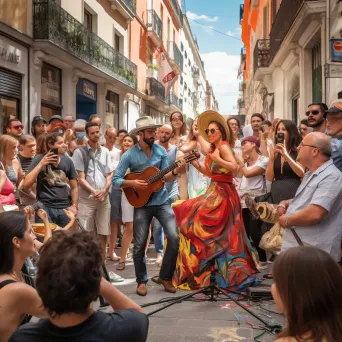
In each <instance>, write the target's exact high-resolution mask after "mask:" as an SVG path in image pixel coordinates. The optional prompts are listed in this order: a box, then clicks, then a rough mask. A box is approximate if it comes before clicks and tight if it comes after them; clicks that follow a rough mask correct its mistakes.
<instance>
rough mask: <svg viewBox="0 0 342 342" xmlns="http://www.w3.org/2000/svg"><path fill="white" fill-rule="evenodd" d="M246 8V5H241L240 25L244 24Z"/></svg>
mask: <svg viewBox="0 0 342 342" xmlns="http://www.w3.org/2000/svg"><path fill="white" fill-rule="evenodd" d="M244 8H245V5H244V4H240V25H241V24H242V20H243V11H244Z"/></svg>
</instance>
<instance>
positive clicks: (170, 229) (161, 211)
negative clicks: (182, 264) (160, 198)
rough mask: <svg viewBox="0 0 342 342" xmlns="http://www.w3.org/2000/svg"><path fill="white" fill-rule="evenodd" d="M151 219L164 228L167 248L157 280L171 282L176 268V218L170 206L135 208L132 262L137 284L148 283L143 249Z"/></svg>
mask: <svg viewBox="0 0 342 342" xmlns="http://www.w3.org/2000/svg"><path fill="white" fill-rule="evenodd" d="M153 217H155V218H156V219H157V220H158V221H159V222H160V223H161V225H162V226H163V227H164V231H165V235H166V237H167V247H166V251H165V255H164V258H163V263H162V266H161V269H160V273H159V278H160V279H162V280H171V279H172V276H173V273H174V271H175V268H176V261H177V256H178V249H179V235H178V229H177V223H176V218H175V215H174V213H173V210H172V208H171V206H170V205H169V204H163V205H151V206H145V207H142V208H135V209H134V219H133V244H134V247H133V261H134V268H135V276H136V281H137V283H138V284H141V283H147V281H148V277H147V268H146V257H145V247H146V243H147V238H148V233H149V229H150V224H151V221H152V219H153Z"/></svg>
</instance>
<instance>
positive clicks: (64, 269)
mask: <svg viewBox="0 0 342 342" xmlns="http://www.w3.org/2000/svg"><path fill="white" fill-rule="evenodd" d="M306 117H307V119H305V120H302V121H301V122H300V125H299V127H297V125H296V124H295V123H294V122H293V121H291V120H280V119H274V120H273V121H272V122H271V121H269V120H268V119H267V117H266V115H265V114H264V113H255V114H253V115H252V116H251V121H250V122H251V123H250V124H249V125H245V126H244V127H243V125H242V124H241V123H240V122H239V120H238V119H237V118H236V117H230V118H228V119H227V120H226V119H225V118H223V117H222V116H221V115H220V114H218V113H216V112H213V111H207V112H204V113H202V114H201V115H200V116H199V117H198V118H197V119H196V120H185V118H184V116H183V115H182V114H181V113H179V112H175V113H173V114H172V115H171V116H170V123H166V124H164V125H156V124H155V123H154V121H153V119H152V118H151V117H148V116H143V117H140V118H139V119H138V120H137V121H136V128H135V129H133V130H132V131H131V132H127V131H126V130H124V129H121V130H117V129H115V128H108V129H107V130H106V131H105V132H104V134H102V133H101V118H100V117H99V116H98V115H92V116H91V117H90V119H89V122H86V121H85V120H75V118H74V117H73V116H66V117H64V118H63V117H61V116H59V115H54V116H52V117H51V118H50V119H49V121H46V120H45V119H44V118H43V117H41V116H36V117H34V118H33V120H32V124H31V133H32V134H31V135H30V134H25V133H24V131H25V129H24V127H23V125H22V124H21V122H20V121H19V120H18V119H11V120H9V121H8V123H7V124H6V127H5V134H3V135H2V136H0V151H1V155H0V161H1V167H0V209H1V211H5V212H3V213H0V312H1V316H3V317H6V319H4V320H3V321H2V322H1V323H0V331H1V332H2V334H1V335H2V336H3V337H1V338H3V340H4V341H7V340H8V339H9V338H10V341H24V340H25V341H40V340H56V341H57V340H62V338H63V337H65V336H75V338H76V339H77V340H94V341H96V340H99V341H100V340H108V338H107V337H108V336H113V334H114V335H116V337H111V339H110V340H111V341H119V340H127V341H145V340H146V337H147V332H148V320H147V318H146V316H144V315H143V314H142V309H141V308H140V307H139V306H138V305H137V304H135V303H134V302H133V301H132V300H130V299H129V298H128V297H126V296H124V295H123V294H122V293H120V292H119V291H118V290H116V289H115V287H113V286H112V285H111V284H110V283H109V282H108V281H106V280H105V279H104V278H102V275H101V266H102V264H103V262H104V261H105V260H106V259H108V260H111V261H113V262H115V263H116V270H117V272H116V273H114V272H110V280H111V282H112V283H116V282H121V281H123V280H124V279H123V278H122V277H121V276H120V275H119V273H120V271H122V270H124V269H125V267H126V262H127V260H128V258H131V257H132V258H133V262H134V268H135V275H136V282H137V288H136V293H137V294H138V295H140V296H146V295H147V286H146V284H147V282H148V280H149V277H148V274H147V266H146V259H147V256H146V252H147V247H148V245H149V241H150V239H151V238H152V237H153V241H154V246H155V253H156V264H157V265H159V266H160V272H159V274H158V275H155V276H153V277H152V278H151V280H152V281H153V282H155V283H156V284H159V285H162V286H163V288H164V289H165V291H167V292H170V293H176V291H177V288H179V289H187V290H193V289H198V288H201V287H204V286H206V285H208V283H209V273H210V265H213V264H214V265H215V268H216V270H217V272H216V282H217V284H218V285H219V286H220V287H222V288H224V289H232V288H235V289H236V288H239V289H244V288H245V287H246V286H247V284H248V286H250V285H251V284H252V285H253V284H256V283H257V275H258V272H259V271H260V270H263V269H267V263H271V262H273V260H274V259H275V263H274V267H273V269H272V273H271V274H269V275H268V277H270V278H271V277H274V285H273V288H272V292H273V296H274V299H275V301H276V304H277V306H278V308H279V310H280V311H281V312H283V313H284V314H285V315H286V317H287V319H288V328H287V329H286V330H284V332H283V333H282V334H281V336H280V339H279V341H287V340H286V338H288V337H293V338H296V339H297V340H299V341H310V342H311V341H313V342H316V341H317V342H322V341H327V342H330V341H331V342H332V341H337V340H338V339H337V338H335V337H336V336H340V333H341V332H342V328H341V327H342V320H341V318H342V317H341V313H340V312H339V305H341V304H342V299H340V295H339V284H340V283H341V282H342V273H341V272H342V271H341V270H342V269H341V268H340V266H339V265H338V263H339V262H340V258H341V236H342V229H341V221H342V101H340V100H339V101H336V102H334V103H333V104H332V105H331V106H330V107H329V108H328V106H327V105H326V104H324V103H315V104H310V105H309V106H308V110H307V112H306ZM192 151H196V160H191V161H190V162H189V161H188V160H187V157H188V155H189V153H190V152H192ZM151 166H152V167H154V168H157V169H158V170H161V171H162V172H161V175H160V177H159V178H158V177H152V176H151V177H149V178H147V179H142V178H140V177H139V176H138V175H139V174H141V173H142V172H143V171H144V170H145V169H146V168H148V167H151ZM158 170H156V171H155V172H157V171H158ZM163 170H167V171H169V172H167V171H165V172H164V173H163ZM127 174H130V176H132V175H135V174H136V176H135V177H126V176H127ZM157 181H158V182H161V183H160V186H159V185H158V186H156V185H155V184H157ZM158 184H159V183H158ZM125 189H134V194H135V196H136V197H137V198H139V194H140V193H142V192H146V193H147V192H149V191H150V192H151V195H150V197H149V198H148V200H147V202H146V203H143V204H142V205H139V206H135V207H134V206H133V205H132V204H131V203H132V198H130V196H129V195H128V194H129V192H126V191H124V190H125ZM37 201H38V202H39V203H41V208H40V209H39V210H36V211H35V212H34V213H33V212H32V210H30V209H28V208H31V207H29V205H30V204H33V203H35V202H37ZM256 202H267V203H271V204H272V205H273V206H274V207H275V208H276V209H275V210H276V212H277V217H278V223H279V224H280V226H281V227H283V228H284V233H283V236H282V245H281V249H280V251H279V252H278V253H273V254H275V255H271V254H270V253H268V252H267V251H265V250H264V249H263V248H261V247H260V245H259V244H260V241H261V239H262V236H263V234H264V233H265V232H267V231H269V230H270V228H271V227H272V225H269V224H267V223H265V222H262V221H261V220H260V219H255V217H254V215H253V208H251V203H256ZM13 209H19V211H13ZM33 216H34V217H33ZM76 218H77V220H76ZM39 224H41V225H43V226H44V229H45V236H44V238H41V239H37V237H36V236H34V235H33V234H32V232H31V225H33V227H35V226H37V225H39ZM51 224H53V225H54V226H53V229H54V232H53V233H52V230H51ZM78 225H81V227H82V228H84V229H85V232H84V231H79V230H78V229H77V226H78ZM164 235H165V237H164ZM95 236H96V238H95ZM119 243H120V245H121V249H120V255H117V254H116V253H117V249H116V247H117V246H118V244H119ZM131 244H133V253H132V254H133V255H132V256H131V255H130V253H129V252H130V248H129V247H130V245H131ZM303 245H304V246H310V247H303ZM298 246H301V247H298ZM37 250H38V251H39V254H40V256H39V260H38V265H37V266H38V274H37V279H36V289H34V288H33V287H30V286H29V285H27V284H24V283H23V282H22V278H21V268H22V266H23V264H24V262H25V260H26V259H27V258H29V257H30V256H32V255H33V254H34V253H35V251H37ZM311 263H315V266H312V264H311ZM312 267H315V268H312ZM328 269H329V270H330V271H331V272H330V271H329V272H327V270H328ZM310 270H312V271H311V272H312V274H310ZM320 272H321V273H320ZM61 275H62V276H61ZM290 277H291V278H293V279H294V285H293V286H296V285H295V284H297V280H298V281H299V280H300V279H303V281H302V282H301V284H300V286H301V288H302V291H301V292H300V294H298V298H297V302H298V303H300V305H295V306H294V304H293V296H294V294H293V291H296V288H291V286H290V285H289V284H288V281H287V279H289V278H290ZM305 277H306V278H305ZM297 278H298V279H297ZM304 280H305V281H304ZM323 282H324V285H323ZM304 283H305V285H304ZM317 283H320V284H319V285H317ZM315 285H317V288H319V289H321V290H320V291H318V290H317V288H315V287H314V286H315ZM324 286H325V287H326V288H324ZM19 293H20V294H19ZM320 293H321V294H322V295H321V298H320V301H318V299H317V300H316V297H315V298H314V299H313V297H314V296H319V294H320ZM98 295H102V296H103V297H105V298H106V299H107V301H108V302H109V303H110V304H111V305H112V307H113V309H114V310H115V313H113V314H111V315H109V316H108V315H106V314H102V313H96V314H95V313H93V309H92V302H93V301H94V300H95V299H96V298H97V296H98ZM305 296H307V297H308V298H307V299H306V298H305ZM310 296H311V297H310ZM332 296H335V298H336V301H337V302H334V300H333V299H332ZM327 305H329V307H330V306H331V311H327V309H326V306H327ZM14 307H15V308H16V309H15V310H13V308H14ZM323 308H324V310H325V311H324V315H323V316H322V315H321V314H320V310H323ZM308 312H310V313H311V314H312V315H311V316H310V315H309V316H308ZM8 313H10V314H8ZM5 314H6V316H5ZM24 314H26V315H34V316H38V317H43V318H44V317H45V319H42V320H41V321H40V322H39V324H34V325H32V324H27V325H23V326H22V327H21V328H19V329H18V330H17V331H16V332H15V333H14V334H13V335H12V333H13V332H14V330H15V329H16V327H18V325H19V324H20V323H21V322H23V319H24V317H23V315H24ZM124 322H130V323H129V326H128V325H125V324H123V323H124ZM89 327H93V328H91V329H89ZM118 332H119V333H118ZM11 335H12V337H11ZM1 338H0V340H1ZM115 338H116V339H115Z"/></svg>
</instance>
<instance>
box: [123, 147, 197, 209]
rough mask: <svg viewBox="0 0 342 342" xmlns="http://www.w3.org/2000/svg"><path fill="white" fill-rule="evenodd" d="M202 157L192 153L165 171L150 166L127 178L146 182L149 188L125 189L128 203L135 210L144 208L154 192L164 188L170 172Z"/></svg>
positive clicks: (126, 178) (130, 174)
mask: <svg viewBox="0 0 342 342" xmlns="http://www.w3.org/2000/svg"><path fill="white" fill-rule="evenodd" d="M199 157H200V154H199V153H198V152H196V151H192V152H191V153H189V154H188V155H187V156H185V157H184V158H183V159H180V160H177V161H176V162H175V163H173V164H171V165H169V166H168V167H167V168H165V169H163V170H161V171H160V170H159V169H158V168H156V167H154V166H148V167H147V168H146V169H145V170H144V171H142V172H132V173H128V174H127V175H126V176H125V180H137V179H138V180H145V181H146V182H147V183H148V186H147V188H146V189H144V190H140V189H134V188H123V189H122V190H123V192H124V193H125V195H126V198H127V200H128V202H129V203H130V204H131V205H132V206H133V207H134V208H141V207H143V206H144V205H145V204H146V203H147V202H148V201H149V200H150V197H151V195H152V194H153V193H154V192H158V191H159V190H160V189H161V188H162V187H163V186H164V182H163V177H164V176H165V175H166V174H168V173H169V172H171V171H173V170H174V169H176V168H177V167H179V166H180V164H182V163H189V162H191V161H193V160H196V159H198V158H199Z"/></svg>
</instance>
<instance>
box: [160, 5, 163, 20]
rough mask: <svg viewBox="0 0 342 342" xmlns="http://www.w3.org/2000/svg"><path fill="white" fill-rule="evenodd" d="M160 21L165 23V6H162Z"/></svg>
mask: <svg viewBox="0 0 342 342" xmlns="http://www.w3.org/2000/svg"><path fill="white" fill-rule="evenodd" d="M160 19H161V21H162V23H163V22H164V7H163V5H160Z"/></svg>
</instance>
